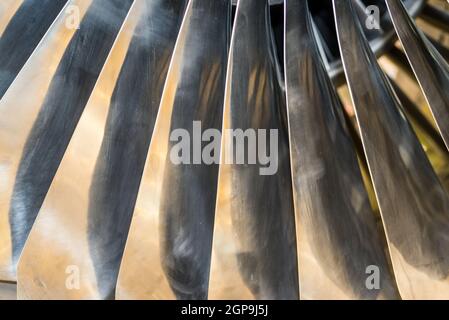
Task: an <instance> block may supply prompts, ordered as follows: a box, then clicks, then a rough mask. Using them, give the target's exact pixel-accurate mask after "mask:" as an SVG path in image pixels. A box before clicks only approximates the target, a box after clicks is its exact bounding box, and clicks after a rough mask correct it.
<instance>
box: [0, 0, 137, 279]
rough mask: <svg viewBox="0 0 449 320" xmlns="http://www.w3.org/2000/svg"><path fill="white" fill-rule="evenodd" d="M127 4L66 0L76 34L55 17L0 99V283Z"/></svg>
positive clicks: (10, 274) (11, 271) (109, 0)
mask: <svg viewBox="0 0 449 320" xmlns="http://www.w3.org/2000/svg"><path fill="white" fill-rule="evenodd" d="M131 3H132V0H126V1H118V0H93V1H92V2H90V1H86V0H79V1H77V0H72V1H70V4H73V5H76V6H78V9H79V11H80V16H82V21H81V24H80V26H79V29H78V30H71V29H70V28H67V25H66V17H64V16H60V17H59V19H58V21H57V23H56V24H55V25H54V26H53V28H52V30H51V31H50V32H49V34H48V36H46V38H45V39H44V41H43V45H42V46H41V47H40V48H39V50H38V52H36V54H35V55H34V57H33V59H32V61H30V63H29V64H27V66H26V68H25V69H26V70H23V72H22V73H21V75H20V77H19V78H18V79H16V81H15V82H14V84H13V86H12V87H11V88H10V90H8V92H7V94H6V95H5V96H4V98H3V99H2V101H1V102H0V113H2V114H10V115H11V117H8V118H7V119H1V120H0V144H1V146H0V147H1V148H2V150H7V152H6V153H5V154H6V155H7V156H6V157H5V158H4V159H1V160H2V166H3V170H2V171H3V173H4V175H5V176H6V178H5V181H7V183H6V184H4V185H2V189H1V190H0V204H1V207H0V231H1V232H0V233H1V235H0V237H1V238H2V241H1V242H0V243H1V247H0V273H1V274H0V279H2V278H3V277H2V274H3V273H5V274H6V275H7V277H8V278H7V279H8V280H9V279H14V278H15V277H14V265H15V264H16V263H17V260H18V258H19V256H20V253H21V251H22V248H23V245H24V243H25V240H26V238H27V236H28V234H29V231H30V229H31V227H32V225H33V222H34V220H35V218H36V216H37V214H38V211H39V209H40V207H41V205H42V202H43V200H44V198H45V195H46V193H47V191H48V188H49V187H50V184H51V181H52V179H53V177H54V174H55V173H56V170H57V168H58V166H59V163H60V161H61V159H62V157H63V155H64V152H65V149H66V147H67V145H68V143H69V141H70V137H71V136H72V134H73V131H74V129H75V126H76V124H77V122H78V120H79V117H80V116H81V113H82V111H83V109H84V107H85V105H86V103H87V101H88V99H89V96H90V94H91V92H92V90H93V88H94V85H95V83H96V81H97V77H98V75H99V73H100V71H101V69H102V66H103V64H104V62H105V60H106V58H107V56H108V54H109V52H110V49H111V47H112V44H113V42H114V40H115V38H116V36H117V34H118V32H119V29H120V27H121V25H122V23H123V21H124V19H125V17H126V14H127V12H128V10H129V8H130V6H131ZM31 81H33V86H30V85H29V83H30V82H31ZM24 92H25V93H26V94H24ZM8 215H9V221H8ZM11 247H12V248H11ZM8 251H9V252H8ZM10 251H12V252H10ZM11 255H12V257H11Z"/></svg>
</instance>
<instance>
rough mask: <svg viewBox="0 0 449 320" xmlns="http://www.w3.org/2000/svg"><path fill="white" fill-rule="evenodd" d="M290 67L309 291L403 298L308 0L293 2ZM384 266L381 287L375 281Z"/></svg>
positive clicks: (304, 280)
mask: <svg viewBox="0 0 449 320" xmlns="http://www.w3.org/2000/svg"><path fill="white" fill-rule="evenodd" d="M285 15H286V21H285V46H286V47H285V72H286V91H287V106H288V115H289V127H290V148H291V158H292V172H293V187H294V190H295V206H296V228H297V241H298V264H299V272H300V273H299V279H300V287H301V298H303V299H379V298H381V299H395V298H398V296H399V294H398V292H397V289H396V284H395V282H394V279H393V277H392V275H391V273H390V270H389V266H388V262H387V258H386V256H385V253H384V243H385V242H384V241H381V238H380V236H379V231H378V229H377V226H376V221H375V218H374V213H373V212H372V210H371V207H370V204H369V200H368V195H367V193H366V190H365V187H364V185H363V180H362V176H361V173H360V168H359V166H358V163H357V156H356V153H355V149H354V147H353V145H352V141H351V138H350V137H349V135H348V132H347V128H346V125H345V119H344V115H343V114H342V110H343V109H342V108H343V107H342V106H341V104H340V101H339V99H338V97H337V94H336V92H335V90H334V88H333V86H332V84H331V81H330V79H329V77H328V75H327V72H326V69H325V67H324V65H323V63H322V61H321V58H320V57H319V52H318V48H317V46H316V43H315V38H314V35H313V30H312V24H311V23H312V18H311V15H310V12H309V11H308V5H307V1H291V0H287V1H286V4H285ZM372 266H375V267H376V268H378V270H379V272H380V275H381V277H382V278H381V279H380V282H381V283H382V287H381V288H375V286H374V287H373V288H371V287H369V286H367V284H366V281H367V277H368V275H367V270H368V274H370V272H372V271H371V268H372Z"/></svg>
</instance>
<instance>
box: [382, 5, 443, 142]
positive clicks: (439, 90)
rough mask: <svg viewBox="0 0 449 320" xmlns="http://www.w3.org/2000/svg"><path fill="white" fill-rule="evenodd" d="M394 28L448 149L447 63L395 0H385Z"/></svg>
mask: <svg viewBox="0 0 449 320" xmlns="http://www.w3.org/2000/svg"><path fill="white" fill-rule="evenodd" d="M386 3H387V6H388V10H389V12H390V15H391V18H392V20H393V24H394V27H395V29H396V32H397V34H398V37H399V39H400V40H401V43H402V46H403V47H404V51H405V54H406V55H407V57H408V59H409V62H410V65H411V66H412V68H413V71H414V73H415V75H416V78H417V79H418V82H419V84H420V86H421V88H422V90H423V92H424V95H425V96H426V99H427V102H428V103H429V106H430V109H431V110H432V114H433V117H434V119H435V122H436V123H437V126H438V128H439V130H440V132H441V135H442V137H443V139H444V141H445V143H446V146H447V147H448V149H449V64H448V63H447V62H446V60H445V59H444V58H443V57H442V56H441V55H440V54H439V53H438V51H437V50H436V49H435V47H434V46H433V45H432V44H431V43H430V42H429V40H428V39H427V38H426V36H425V35H424V34H423V33H422V32H421V31H420V30H419V29H418V27H417V26H416V24H415V22H414V21H413V20H412V18H411V17H410V16H409V15H408V13H407V10H406V9H405V8H404V6H403V5H402V3H401V1H399V0H386Z"/></svg>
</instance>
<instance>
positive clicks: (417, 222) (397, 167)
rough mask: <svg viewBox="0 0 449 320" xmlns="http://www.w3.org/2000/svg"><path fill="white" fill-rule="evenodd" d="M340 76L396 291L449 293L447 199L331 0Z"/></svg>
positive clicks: (366, 52) (359, 37)
mask: <svg viewBox="0 0 449 320" xmlns="http://www.w3.org/2000/svg"><path fill="white" fill-rule="evenodd" d="M334 10H335V12H334V13H335V19H336V24H337V30H338V37H339V45H340V51H341V54H342V59H343V64H344V68H345V73H346V78H347V80H348V85H349V88H350V91H351V96H352V99H353V102H354V106H355V111H356V116H357V122H358V125H359V129H360V132H361V136H362V141H363V145H364V148H365V154H366V156H367V160H368V165H369V169H370V174H371V178H372V181H373V184H374V188H375V191H376V197H377V201H378V203H379V207H380V211H381V215H382V220H383V223H384V226H385V230H386V233H387V240H388V245H389V250H390V255H391V259H392V263H393V268H394V271H395V276H396V281H397V284H398V287H399V291H400V293H401V296H402V297H403V298H405V299H412V298H415V299H428V298H448V297H449V281H448V280H447V277H448V275H449V250H448V249H449V236H448V234H449V198H448V196H447V194H446V192H445V190H444V189H443V187H442V186H441V183H440V181H439V180H438V178H437V176H436V174H435V172H434V171H433V169H432V167H431V165H430V163H429V160H428V159H427V157H426V155H425V153H424V151H423V149H422V147H421V145H420V143H419V141H418V140H417V138H416V135H415V134H414V132H413V131H412V129H411V127H410V125H409V123H408V121H407V119H406V118H405V116H404V115H403V113H402V106H401V105H400V102H399V101H398V99H397V97H396V96H395V95H394V93H393V91H392V88H391V85H390V84H389V82H388V80H387V78H386V76H385V75H384V74H383V72H382V70H381V69H380V67H379V65H378V64H377V61H376V59H375V57H374V55H373V53H372V52H371V50H370V48H369V45H368V42H367V40H366V39H365V37H364V36H363V33H362V27H361V25H360V23H359V22H358V21H357V19H356V18H355V13H354V11H353V8H352V4H351V1H349V0H334Z"/></svg>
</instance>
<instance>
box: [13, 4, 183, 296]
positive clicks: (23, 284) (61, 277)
mask: <svg viewBox="0 0 449 320" xmlns="http://www.w3.org/2000/svg"><path fill="white" fill-rule="evenodd" d="M184 8H185V2H182V1H166V0H164V1H163V0H158V1H154V0H138V1H135V3H134V5H133V7H132V9H131V10H130V12H129V14H128V18H127V20H126V23H125V25H124V26H123V28H122V30H121V32H120V36H119V38H118V39H117V41H116V43H115V45H114V47H113V50H112V51H111V54H110V56H109V58H108V60H107V62H106V64H105V68H104V70H103V71H102V73H101V76H100V78H99V80H98V83H97V85H96V87H95V90H94V91H93V93H92V96H91V97H90V100H89V103H88V104H87V106H86V108H85V110H84V112H83V115H82V117H81V119H80V121H79V124H78V126H77V128H76V130H75V132H74V134H73V137H72V139H71V142H70V144H69V146H68V148H67V151H66V153H65V155H64V158H63V160H62V162H61V165H60V167H59V170H58V172H57V174H56V176H55V178H54V180H53V183H52V185H51V188H50V190H49V192H48V194H47V197H46V199H45V202H44V203H43V205H42V208H41V210H40V214H39V217H38V219H37V220H36V222H35V224H34V227H33V230H32V232H31V234H30V236H29V239H30V240H29V241H28V243H27V246H26V247H25V249H24V252H23V254H22V257H21V260H20V265H19V271H18V272H19V273H18V278H19V284H18V287H19V292H18V294H19V297H20V298H27V299H30V298H71V299H73V298H76V299H105V298H113V297H114V295H115V285H116V281H117V276H118V271H119V267H120V261H121V259H122V254H123V250H124V246H125V241H126V237H127V234H128V230H129V226H130V222H131V217H132V213H133V210H134V204H135V199H136V196H137V191H138V188H139V183H140V178H141V176H142V172H143V167H144V164H145V159H146V156H147V152H148V147H149V144H150V141H151V137H152V131H153V128H154V123H155V120H156V115H157V111H158V108H159V102H160V98H161V95H162V89H163V86H164V83H165V79H166V75H167V70H168V65H169V62H170V58H171V55H172V52H173V47H174V44H175V40H176V36H177V34H178V31H179V25H180V24H181V20H182V17H183V14H184ZM161 26H163V27H161ZM120 66H121V68H120ZM86 141H89V143H88V145H86ZM69 199H70V200H69ZM61 221H66V222H67V223H61ZM80 235H83V236H80ZM65 243H70V246H65V245H64V244H65ZM42 245H44V246H47V247H49V248H51V250H50V251H49V252H48V253H47V254H46V255H36V252H38V251H39V250H40V248H41V246H42ZM71 267H76V268H77V270H78V272H79V273H80V274H82V275H84V276H83V277H82V282H81V283H80V287H79V288H78V289H77V290H73V288H70V287H66V280H65V279H66V277H67V274H66V271H67V268H68V269H69V270H70V268H71ZM29 279H38V281H39V283H41V284H45V285H44V286H42V285H37V284H36V282H35V281H29Z"/></svg>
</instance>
